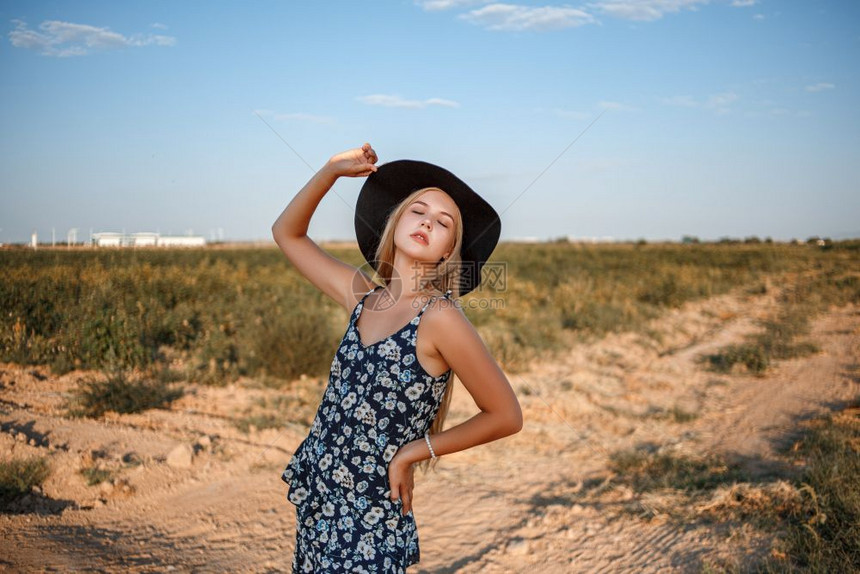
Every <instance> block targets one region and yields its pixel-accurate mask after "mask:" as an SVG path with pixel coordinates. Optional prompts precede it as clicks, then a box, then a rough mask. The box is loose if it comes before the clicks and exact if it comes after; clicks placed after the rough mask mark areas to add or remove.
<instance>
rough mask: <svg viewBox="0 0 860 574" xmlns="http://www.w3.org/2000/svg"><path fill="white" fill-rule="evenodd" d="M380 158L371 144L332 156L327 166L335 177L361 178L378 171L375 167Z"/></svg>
mask: <svg viewBox="0 0 860 574" xmlns="http://www.w3.org/2000/svg"><path fill="white" fill-rule="evenodd" d="M378 160H379V158H378V157H377V156H376V152H375V151H374V150H373V148H372V147H370V144H369V143H365V144H364V145H363V146H361V147H359V148H355V149H351V150H348V151H344V152H341V153H338V154H335V155H333V156H331V159H329V160H328V164H327V165H326V167H327V168H329V169H330V170H331V171H332V172H333V173H334V174H335V175H337V176H342V175H346V176H349V177H360V176H365V175H370V174H371V173H373V172H374V171H376V169H377V168H376V166H375V165H374V164H375V163H376V162H377V161H378Z"/></svg>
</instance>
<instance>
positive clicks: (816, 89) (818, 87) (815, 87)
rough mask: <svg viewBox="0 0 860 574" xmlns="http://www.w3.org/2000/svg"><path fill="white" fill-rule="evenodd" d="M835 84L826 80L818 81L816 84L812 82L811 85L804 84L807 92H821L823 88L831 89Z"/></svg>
mask: <svg viewBox="0 0 860 574" xmlns="http://www.w3.org/2000/svg"><path fill="white" fill-rule="evenodd" d="M835 88H836V86H834V85H833V84H828V83H827V82H819V83H817V84H812V85H811V86H806V91H807V92H823V91H824V90H833V89H835Z"/></svg>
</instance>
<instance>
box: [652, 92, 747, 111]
mask: <svg viewBox="0 0 860 574" xmlns="http://www.w3.org/2000/svg"><path fill="white" fill-rule="evenodd" d="M738 99H739V98H738V95H737V94H736V93H734V92H721V93H719V94H711V95H710V96H708V97H707V98H705V99H703V100H697V99H696V98H694V97H692V96H687V95H683V96H671V97H668V98H662V99H661V101H662V102H663V103H664V104H666V105H669V106H678V107H682V108H702V109H706V110H714V111H715V112H717V113H720V114H724V113H727V112H728V111H729V107H730V106H731V105H732V104H734V103H735V102H736V101H737V100H738Z"/></svg>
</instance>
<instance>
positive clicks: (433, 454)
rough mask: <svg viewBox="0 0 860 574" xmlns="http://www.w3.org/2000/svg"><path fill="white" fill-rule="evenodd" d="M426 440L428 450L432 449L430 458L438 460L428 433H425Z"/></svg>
mask: <svg viewBox="0 0 860 574" xmlns="http://www.w3.org/2000/svg"><path fill="white" fill-rule="evenodd" d="M424 440H426V441H427V448H429V449H430V457H431V458H436V453H435V452H433V446H432V445H431V444H430V436H429V435H428V434H427V433H426V432H425V433H424Z"/></svg>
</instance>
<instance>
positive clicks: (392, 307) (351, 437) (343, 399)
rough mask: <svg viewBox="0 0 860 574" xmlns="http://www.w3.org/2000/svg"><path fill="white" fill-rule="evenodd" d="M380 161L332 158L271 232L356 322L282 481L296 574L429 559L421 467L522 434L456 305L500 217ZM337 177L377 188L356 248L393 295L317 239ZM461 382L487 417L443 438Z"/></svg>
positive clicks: (464, 193) (434, 171)
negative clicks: (315, 220)
mask: <svg viewBox="0 0 860 574" xmlns="http://www.w3.org/2000/svg"><path fill="white" fill-rule="evenodd" d="M377 160H378V158H377V155H376V152H375V151H374V150H373V149H372V148H371V146H370V144H367V143H366V144H364V145H363V146H362V147H360V148H357V149H353V150H349V151H346V152H343V153H340V154H336V155H334V156H332V158H331V159H330V160H329V161H328V162H327V163H326V165H325V166H324V167H323V168H322V169H320V171H319V172H317V173H316V174H315V175H314V176H313V177H312V178H311V179H310V181H309V182H308V183H307V184H306V185H305V186H304V188H302V190H301V191H300V192H299V193H298V194H297V195H296V197H295V198H293V200H292V201H291V202H290V204H289V205H288V206H287V207H286V209H285V210H284V211H283V213H282V214H281V215H280V216H279V217H278V219H277V221H275V223H274V225H273V226H272V233H273V235H274V238H275V241H276V242H277V244H278V246H279V247H280V248H281V250H282V251H283V252H284V254H285V255H286V256H287V258H288V259H289V260H290V261H291V262H292V263H293V265H295V267H296V268H297V269H298V270H299V271H300V272H301V273H302V274H303V275H304V276H305V277H307V278H308V280H309V281H311V283H313V284H314V285H316V286H317V287H318V288H319V289H320V290H321V291H323V292H324V293H326V294H327V295H329V296H330V297H331V298H332V299H334V300H335V301H337V303H338V304H339V305H342V306H343V307H344V309H346V310H347V311H351V315H350V321H349V325H348V327H347V330H346V333H345V334H344V337H343V340H342V341H341V344H340V347H339V348H338V351H337V353H336V355H335V357H334V360H333V361H332V367H331V375H330V379H329V384H328V386H327V388H326V390H325V393H324V395H323V399H322V402H321V404H320V407H319V409H318V411H317V414H316V417H315V419H314V422H313V424H312V426H311V430H310V432H309V434H308V436H307V438H305V440H304V441H302V443H301V444H300V445H299V447H298V448H297V449H296V452H295V453H294V454H293V457H292V459H291V460H290V462H289V464H288V465H287V467H286V468H285V470H284V472H283V474H282V477H281V478H282V479H283V480H284V481H285V482H287V483H288V484H289V485H290V489H289V492H288V495H287V497H288V500H290V502H292V503H293V504H295V505H296V550H295V554H294V557H293V571H294V572H298V571H301V572H320V571H325V572H354V571H361V572H405V571H406V568H407V567H408V566H409V565H411V564H415V563H416V562H418V561H419V559H420V551H419V546H418V535H417V531H416V527H415V520H414V516H413V514H412V491H413V486H414V481H413V476H414V465H415V464H416V463H418V464H419V466H422V467H423V468H424V469H425V470H426V468H427V465H428V462H429V460H431V459H432V460H434V461H435V459H437V458H438V457H439V456H441V455H444V454H450V453H453V452H457V451H461V450H464V449H467V448H470V447H473V446H476V445H479V444H483V443H487V442H490V441H493V440H497V439H500V438H503V437H506V436H509V435H511V434H514V433H516V432H518V431H519V430H520V429H521V428H522V412H521V410H520V406H519V403H518V401H517V398H516V395H515V394H514V392H513V389H511V386H510V383H509V382H508V380H507V378H506V377H505V375H504V373H503V372H502V370H501V369H500V368H499V366H498V364H497V363H496V361H495V360H494V359H493V357H492V356H491V355H490V353H489V352H488V350H487V348H486V346H485V345H484V343H483V341H482V340H481V338H480V336H479V335H478V333H477V332H476V331H475V329H474V327H473V326H472V325H471V323H470V322H469V321H468V319H467V318H466V316H465V315H464V314H463V312H462V310H461V309H460V308H459V307H458V306H457V305H455V304H454V301H453V299H452V297H458V296H461V295H464V294H466V293H468V292H469V291H471V290H473V289H474V288H475V287H477V285H478V284H479V283H480V281H481V277H480V270H481V266H482V265H483V264H484V262H486V260H487V259H488V258H489V256H490V254H491V252H492V251H493V249H494V248H495V246H496V243H497V242H498V238H499V234H500V230H501V225H500V222H499V218H498V215H497V214H496V212H495V211H494V210H493V208H492V207H491V206H490V205H489V204H488V203H487V202H486V201H484V200H483V199H482V198H481V197H480V196H478V195H477V194H476V193H475V192H474V191H472V190H471V189H470V188H469V187H468V186H467V185H466V184H465V183H463V182H462V181H461V180H460V179H459V178H457V177H456V176H454V175H453V174H451V173H450V172H448V171H446V170H444V169H442V168H440V167H437V166H434V165H432V164H428V163H425V162H416V161H410V160H400V161H395V162H390V163H388V164H384V165H382V166H379V167H377V166H376V162H377ZM341 176H350V177H364V176H369V177H368V178H367V180H366V181H365V184H364V186H363V187H362V190H361V193H360V195H359V199H358V204H357V207H356V215H355V225H356V235H357V238H358V243H359V247H360V249H361V252H362V254H363V255H364V257H365V258H366V259H367V260H368V262H369V263H371V265H372V266H373V267H374V270H375V272H376V274H377V275H378V276H379V277H380V278H381V280H382V281H383V283H384V285H376V284H375V283H373V281H372V280H371V278H370V277H369V276H368V275H366V274H365V273H364V272H363V271H362V270H361V269H358V268H355V267H353V266H351V265H348V264H346V263H344V262H342V261H340V260H338V259H336V258H334V257H332V256H331V255H329V254H328V253H326V252H325V251H323V250H322V249H321V248H320V247H319V246H318V245H317V244H316V243H314V241H313V240H311V239H310V238H309V237H308V236H307V230H308V225H309V223H310V219H311V216H312V215H313V213H314V211H315V210H316V207H317V205H318V204H319V202H320V200H321V199H322V197H323V196H324V195H325V194H326V193H327V192H328V190H329V189H331V187H332V185H334V183H335V181H336V180H337V178H338V177H341ZM464 270H465V271H464ZM419 308H420V310H419V311H418V313H417V314H416V312H415V310H416V309H419ZM419 326H420V329H419ZM419 331H420V336H419ZM452 372H453V373H456V374H457V376H458V377H459V378H460V380H461V381H462V383H463V385H464V386H465V388H466V389H467V390H468V391H469V393H470V394H471V395H472V397H473V399H474V400H475V404H477V405H478V407H479V408H480V409H481V412H480V413H478V414H477V415H475V416H474V417H472V418H471V419H469V420H467V421H465V422H463V423H461V424H459V425H457V426H455V427H452V428H450V429H447V430H445V431H442V423H443V422H444V418H445V415H446V413H447V406H448V404H449V401H450V395H451V386H452V383H453V381H452V380H451V378H450V375H451V373H452ZM431 437H432V440H431Z"/></svg>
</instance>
